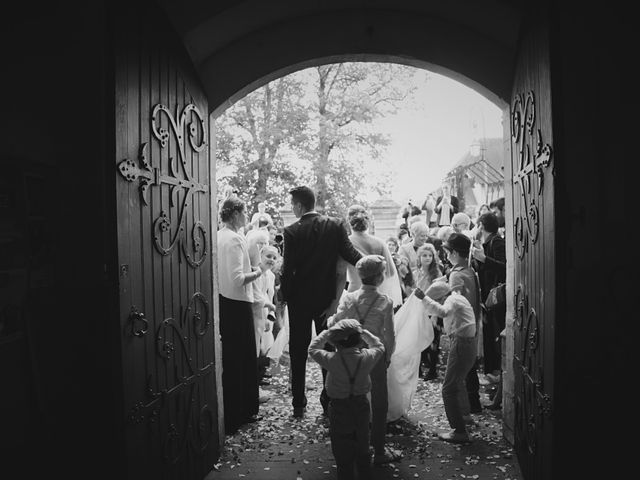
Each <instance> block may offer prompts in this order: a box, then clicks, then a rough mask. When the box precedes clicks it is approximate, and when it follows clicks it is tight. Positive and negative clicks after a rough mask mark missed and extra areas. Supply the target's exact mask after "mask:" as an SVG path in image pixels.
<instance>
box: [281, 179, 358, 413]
mask: <svg viewBox="0 0 640 480" xmlns="http://www.w3.org/2000/svg"><path fill="white" fill-rule="evenodd" d="M289 193H290V194H291V208H292V210H293V213H294V215H295V216H296V218H298V221H297V222H295V223H293V224H291V225H289V226H288V227H286V228H285V229H284V249H283V250H284V255H283V265H282V278H281V286H280V289H281V291H282V294H283V297H284V301H285V302H287V307H288V309H289V355H290V358H291V393H292V395H293V401H292V404H293V415H294V416H296V417H302V416H303V415H304V410H305V407H306V405H307V397H306V395H305V373H306V364H307V356H308V348H309V343H310V342H311V322H314V324H315V327H316V333H318V334H319V333H320V332H321V331H322V330H324V329H325V328H326V321H327V318H328V317H329V316H331V315H333V314H334V313H335V312H336V310H337V307H338V302H339V301H340V298H339V295H338V292H339V291H340V288H338V287H340V285H338V278H339V276H340V274H339V272H338V269H337V265H338V259H339V258H342V259H344V260H346V261H347V262H349V263H351V264H352V265H355V264H356V263H357V261H358V260H360V258H362V255H361V254H360V252H358V251H357V250H356V249H355V247H354V246H353V244H352V243H351V241H350V240H349V237H348V234H347V231H346V229H345V227H344V224H343V223H342V222H340V220H338V219H336V218H331V217H328V216H326V215H320V214H319V213H318V212H316V211H315V210H314V208H315V201H316V200H315V194H314V192H313V190H311V189H310V188H309V187H306V186H301V187H296V188H294V189H292V190H291V191H289ZM341 278H344V277H341ZM341 281H342V282H344V280H341ZM342 289H344V283H342ZM322 377H323V380H324V378H325V377H326V370H324V369H323V370H322ZM323 384H324V381H323ZM320 403H321V404H322V408H323V409H324V411H325V413H327V408H328V405H329V397H328V396H327V392H326V390H325V389H324V386H323V388H322V393H321V394H320Z"/></svg>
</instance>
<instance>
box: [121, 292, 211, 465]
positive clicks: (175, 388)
mask: <svg viewBox="0 0 640 480" xmlns="http://www.w3.org/2000/svg"><path fill="white" fill-rule="evenodd" d="M182 310H183V314H182V318H181V319H180V321H176V320H175V319H174V318H167V319H165V320H163V321H162V322H160V324H159V325H158V328H157V329H156V335H155V344H156V349H155V352H156V358H157V360H158V362H157V365H156V367H157V370H158V372H162V373H158V375H159V377H158V378H162V379H163V381H168V382H170V384H169V385H168V386H166V387H165V388H158V387H157V386H155V385H156V382H157V379H154V376H153V375H148V376H147V382H146V383H147V385H146V396H147V398H146V400H144V401H139V402H137V403H136V404H135V405H133V407H132V408H131V409H130V411H129V415H128V421H129V423H130V424H133V425H137V424H142V423H146V424H148V425H149V426H152V425H155V427H154V428H153V429H152V431H154V432H156V434H158V435H161V436H162V439H161V442H162V445H163V457H164V460H165V461H166V462H167V463H169V464H175V463H177V462H178V461H179V460H180V459H181V458H183V457H184V455H186V451H187V449H191V450H192V451H195V452H203V451H205V450H206V448H207V446H208V443H209V441H210V440H211V439H212V438H213V435H214V430H215V422H216V419H215V415H214V409H213V407H212V406H211V405H209V404H207V403H203V401H202V400H201V399H203V398H206V397H207V395H206V394H205V393H203V392H202V388H204V385H205V381H204V380H205V379H204V377H205V376H207V375H213V363H212V362H209V363H208V364H206V365H204V366H202V367H200V366H198V365H196V364H195V360H194V359H193V358H192V353H190V352H193V351H197V350H198V348H197V347H196V346H195V345H194V344H193V342H194V341H196V342H197V341H198V340H200V339H201V338H202V337H203V336H204V335H205V333H206V332H207V330H208V328H209V327H210V326H211V318H210V311H209V304H208V302H207V301H206V297H205V296H204V295H203V294H202V293H200V292H196V293H195V294H193V295H192V296H191V298H190V300H189V303H188V305H187V307H186V308H182ZM163 371H164V372H163ZM159 424H162V428H158V427H159V426H160V425H159Z"/></svg>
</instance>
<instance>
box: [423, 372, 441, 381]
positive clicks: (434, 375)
mask: <svg viewBox="0 0 640 480" xmlns="http://www.w3.org/2000/svg"><path fill="white" fill-rule="evenodd" d="M423 378H424V379H425V380H437V378H438V374H437V373H436V372H427V373H426V374H425V375H424V377H423Z"/></svg>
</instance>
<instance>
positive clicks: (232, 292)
mask: <svg viewBox="0 0 640 480" xmlns="http://www.w3.org/2000/svg"><path fill="white" fill-rule="evenodd" d="M220 220H221V222H222V225H223V226H222V228H220V230H218V284H219V298H220V337H221V339H222V388H223V400H224V424H225V432H226V434H227V435H228V434H231V433H234V432H236V431H237V430H238V428H239V427H240V426H242V425H244V424H246V423H250V422H255V421H256V420H260V417H259V416H258V406H259V403H258V397H259V393H258V372H257V363H256V343H255V335H254V325H253V313H252V310H251V304H252V303H253V286H252V285H251V283H252V282H254V281H255V280H256V279H257V278H258V277H260V276H261V275H262V273H263V272H262V270H261V269H260V268H259V267H256V268H255V269H253V268H252V267H251V262H250V260H249V250H248V248H247V241H246V239H245V237H244V235H242V233H241V232H242V229H243V227H244V226H245V225H246V223H247V215H246V207H245V204H244V203H243V202H242V201H241V200H240V199H239V198H238V197H236V196H231V197H229V198H227V199H225V200H224V201H223V203H222V207H221V209H220Z"/></svg>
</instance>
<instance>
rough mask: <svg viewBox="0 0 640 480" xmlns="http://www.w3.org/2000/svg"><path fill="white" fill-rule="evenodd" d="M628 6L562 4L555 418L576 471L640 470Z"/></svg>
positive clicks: (555, 39) (558, 18)
mask: <svg viewBox="0 0 640 480" xmlns="http://www.w3.org/2000/svg"><path fill="white" fill-rule="evenodd" d="M626 13H627V14H625V12H623V11H621V10H613V9H597V10H596V9H595V8H593V9H591V8H589V7H585V6H583V7H581V9H579V10H576V9H568V8H566V7H565V8H564V9H563V8H561V7H559V6H556V9H555V10H554V11H553V18H554V22H553V25H554V31H553V33H552V37H551V41H552V49H551V51H552V62H553V71H554V72H555V74H554V75H553V79H554V90H553V109H554V130H556V132H555V134H554V138H555V139H556V140H557V141H556V144H555V146H554V147H555V159H556V160H555V169H556V186H557V187H556V192H557V198H556V212H557V219H558V221H557V238H558V243H557V245H558V254H557V259H558V262H557V275H558V277H557V278H558V305H559V308H558V320H557V327H556V328H557V339H558V341H557V353H556V357H555V358H556V366H557V377H556V380H557V383H558V385H559V386H561V393H562V394H561V395H560V394H559V395H558V398H556V399H555V405H556V412H555V419H556V420H555V421H556V427H557V435H558V438H557V445H559V446H560V448H562V452H563V454H562V455H560V456H559V457H558V461H562V462H563V463H564V467H565V468H566V469H567V470H569V471H570V472H571V476H572V477H573V478H579V477H580V474H583V475H585V476H584V477H583V478H597V477H596V476H595V475H596V474H603V475H605V476H606V477H607V478H614V476H615V473H621V472H624V471H632V470H631V468H632V466H631V462H632V461H633V456H632V455H629V454H628V451H627V450H628V447H627V446H626V445H625V442H623V441H620V440H621V439H622V438H624V436H625V434H626V432H627V431H628V429H629V424H628V422H627V420H626V419H627V416H628V415H634V414H635V411H636V408H634V405H633V403H635V402H634V400H635V397H634V396H633V395H632V394H631V392H630V390H628V387H630V386H631V385H632V384H631V385H630V383H629V381H630V380H631V382H633V378H634V377H635V376H637V374H636V373H635V372H632V371H631V368H632V365H633V364H634V363H637V359H635V360H634V359H633V358H632V357H631V352H632V351H633V349H632V341H634V340H635V336H634V335H632V333H631V332H632V330H633V331H635V329H634V328H633V327H632V324H634V323H637V317H638V314H637V302H636V299H637V294H636V293H635V292H633V293H632V288H631V286H632V281H631V272H632V270H633V266H632V264H634V263H635V256H631V257H630V255H632V253H633V252H635V251H636V245H637V240H635V239H634V237H635V235H632V234H631V232H632V230H631V226H630V225H633V224H634V223H635V217H634V216H632V214H631V207H632V204H631V200H630V198H629V193H630V191H631V185H630V184H631V178H632V176H631V175H630V171H631V170H630V167H629V159H630V157H631V154H633V153H635V150H637V149H636V148H635V145H634V144H635V143H636V142H637V138H636V137H637V133H635V132H632V131H631V129H632V125H634V123H635V124H637V120H635V119H634V118H633V116H635V112H634V110H633V109H632V108H630V95H633V92H634V91H635V90H637V87H636V86H635V85H632V82H634V83H635V80H634V75H633V74H632V72H631V69H632V68H633V61H631V59H632V58H634V57H635V56H637V54H636V53H634V52H632V51H631V48H632V47H631V45H633V43H634V42H632V39H631V37H632V32H633V31H634V28H635V27H633V28H632V27H631V25H630V21H629V20H628V19H630V18H632V15H631V14H630V12H626ZM629 222H631V224H629ZM623 238H624V239H625V240H624V241H621V239H623ZM627 241H629V243H626V242H627ZM625 244H626V246H625ZM630 258H633V260H632V261H631V262H630ZM629 310H631V312H633V313H628V312H629ZM565 452H566V454H565Z"/></svg>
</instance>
